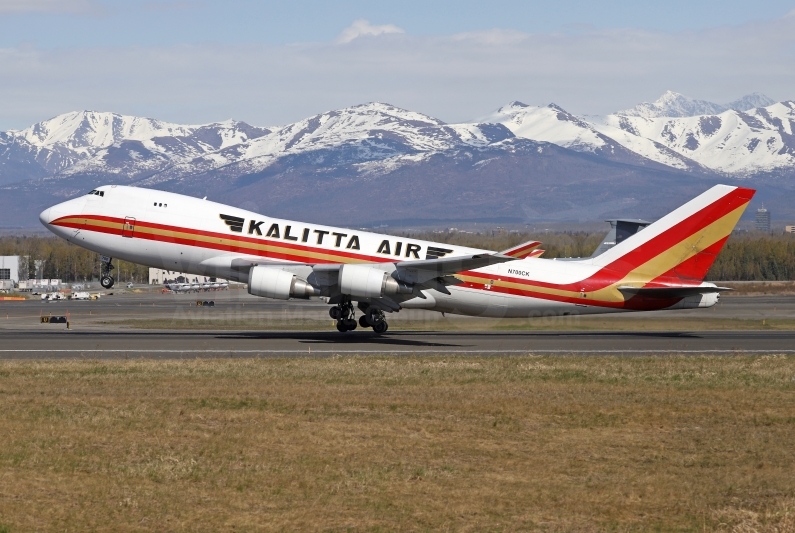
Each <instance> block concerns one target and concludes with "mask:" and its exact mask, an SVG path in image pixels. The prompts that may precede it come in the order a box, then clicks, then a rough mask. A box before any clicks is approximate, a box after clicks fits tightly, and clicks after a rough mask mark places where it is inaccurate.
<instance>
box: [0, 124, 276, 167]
mask: <svg viewBox="0 0 795 533" xmlns="http://www.w3.org/2000/svg"><path fill="white" fill-rule="evenodd" d="M269 131H270V130H268V129H264V128H255V127H253V126H250V125H248V124H246V123H245V122H235V121H232V120H229V121H225V122H217V123H213V124H203V125H198V126H185V125H180V124H172V123H169V122H163V121H160V120H155V119H150V118H141V117H132V116H126V115H119V114H116V113H103V112H95V111H75V112H72V113H65V114H63V115H59V116H57V117H55V118H52V119H50V120H46V121H44V122H39V123H38V124H34V125H33V126H31V127H29V128H26V129H24V130H21V131H9V132H7V134H6V135H8V136H10V137H11V138H13V139H14V141H15V142H16V144H17V147H18V149H21V150H24V151H26V152H30V153H34V154H35V160H36V162H37V163H38V164H39V165H40V166H41V167H42V168H43V169H44V170H45V171H47V172H48V173H51V174H59V173H67V174H73V173H76V172H82V171H90V170H96V167H97V164H96V162H97V161H101V164H100V166H102V169H101V170H103V171H107V172H116V173H118V172H124V171H128V172H141V171H142V170H152V169H157V168H161V167H163V166H166V165H171V164H174V163H176V162H180V161H183V160H186V159H191V158H195V157H197V156H199V155H202V154H205V153H208V152H212V151H215V150H219V149H223V148H225V147H227V146H230V145H234V144H239V143H241V142H244V141H246V140H248V139H254V138H257V137H260V136H262V135H265V134H266V133H268V132H269ZM0 142H2V141H0ZM132 167H135V168H132Z"/></svg>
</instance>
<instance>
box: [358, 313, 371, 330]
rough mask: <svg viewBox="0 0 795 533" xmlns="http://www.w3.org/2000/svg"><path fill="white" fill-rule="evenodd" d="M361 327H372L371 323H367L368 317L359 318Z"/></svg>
mask: <svg viewBox="0 0 795 533" xmlns="http://www.w3.org/2000/svg"><path fill="white" fill-rule="evenodd" d="M359 325H360V326H361V327H363V328H370V327H372V326H371V325H370V323H369V322H368V321H367V317H366V316H364V315H362V316H360V317H359Z"/></svg>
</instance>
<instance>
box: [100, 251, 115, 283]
mask: <svg viewBox="0 0 795 533" xmlns="http://www.w3.org/2000/svg"><path fill="white" fill-rule="evenodd" d="M100 260H101V261H102V275H101V276H100V278H99V284H100V285H102V287H103V288H105V289H110V288H111V287H113V282H114V279H113V276H111V275H110V271H111V270H113V269H114V268H116V267H115V266H113V263H112V261H113V258H112V257H105V256H102V257H101V258H100Z"/></svg>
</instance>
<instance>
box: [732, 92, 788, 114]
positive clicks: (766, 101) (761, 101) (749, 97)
mask: <svg viewBox="0 0 795 533" xmlns="http://www.w3.org/2000/svg"><path fill="white" fill-rule="evenodd" d="M775 103H776V101H775V100H773V99H772V98H768V97H767V96H765V95H764V94H762V93H751V94H746V95H745V96H743V97H742V98H738V99H737V100H735V101H733V102H729V103H728V104H726V111H728V110H729V109H734V110H735V111H749V110H751V109H756V108H757V107H767V106H769V105H773V104H775Z"/></svg>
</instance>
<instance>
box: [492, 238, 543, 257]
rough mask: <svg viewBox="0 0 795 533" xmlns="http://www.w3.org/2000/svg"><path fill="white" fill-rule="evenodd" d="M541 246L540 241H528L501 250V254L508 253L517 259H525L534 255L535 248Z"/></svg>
mask: <svg viewBox="0 0 795 533" xmlns="http://www.w3.org/2000/svg"><path fill="white" fill-rule="evenodd" d="M539 246H541V242H540V241H527V242H523V243H522V244H520V245H518V246H514V247H513V248H508V249H507V250H503V251H502V252H500V255H507V256H508V257H513V258H515V259H525V258H527V257H531V256H534V254H533V250H535V249H536V248H538V247H539Z"/></svg>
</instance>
